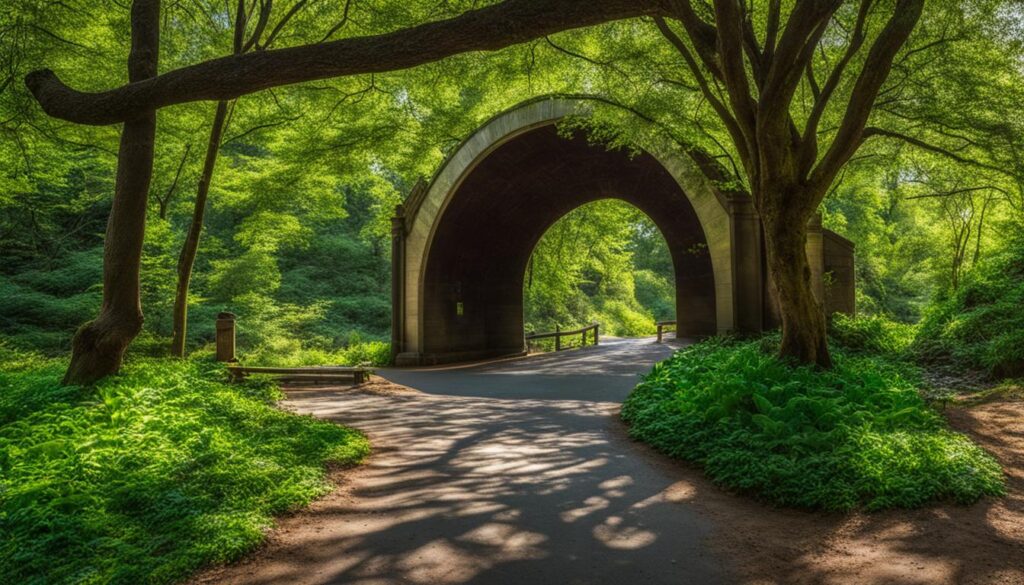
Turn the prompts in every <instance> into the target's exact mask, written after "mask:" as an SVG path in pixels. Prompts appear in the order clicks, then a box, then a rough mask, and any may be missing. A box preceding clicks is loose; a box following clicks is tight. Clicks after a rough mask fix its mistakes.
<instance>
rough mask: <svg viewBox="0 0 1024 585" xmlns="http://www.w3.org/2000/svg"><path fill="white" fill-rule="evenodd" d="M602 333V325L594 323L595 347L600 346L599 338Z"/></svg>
mask: <svg viewBox="0 0 1024 585" xmlns="http://www.w3.org/2000/svg"><path fill="white" fill-rule="evenodd" d="M600 331H601V324H600V323H594V345H597V344H598V336H599V335H600Z"/></svg>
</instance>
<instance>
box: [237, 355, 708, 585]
mask: <svg viewBox="0 0 1024 585" xmlns="http://www.w3.org/2000/svg"><path fill="white" fill-rule="evenodd" d="M637 351H640V352H641V353H640V358H639V359H637V355H633V356H632V357H631V358H629V356H628V355H627V354H629V353H630V352H637ZM668 351H669V350H667V349H666V348H664V347H663V346H657V347H655V346H653V344H650V342H649V341H647V340H644V341H626V342H620V344H619V345H615V344H611V345H610V346H609V348H608V349H607V350H606V351H605V352H589V351H580V352H574V353H573V354H571V355H570V354H564V355H561V356H558V360H559V361H560V362H561V363H562V364H563V365H564V364H577V363H578V364H581V366H582V369H583V370H584V371H585V372H586V373H583V374H580V377H581V378H582V379H584V380H587V382H588V383H589V384H590V389H591V391H592V392H593V394H594V395H595V397H596V399H593V400H578V399H565V398H564V397H563V396H564V395H565V394H570V395H574V396H576V395H581V394H582V393H583V392H584V391H585V390H586V388H587V385H586V384H583V385H581V384H580V382H579V380H578V379H577V378H576V377H574V376H569V375H567V374H565V373H564V371H561V370H559V368H558V367H557V364H558V361H555V360H551V359H549V357H548V356H541V358H539V359H530V360H525V361H524V362H508V363H499V364H492V365H488V366H482V367H477V368H473V369H472V370H469V371H462V370H439V371H428V372H414V371H405V372H388V373H386V374H385V375H386V376H388V377H389V378H391V379H397V380H401V381H402V382H403V383H405V384H406V385H408V386H412V387H416V388H420V389H423V390H424V392H423V393H420V392H415V393H403V394H393V395H386V396H384V395H378V394H373V393H356V392H348V393H339V392H331V391H312V392H302V393H295V394H293V395H292V396H291V400H290V401H289V406H290V407H294V408H297V409H299V410H301V411H303V412H309V413H312V414H314V415H316V416H318V417H323V418H328V419H331V420H337V421H339V422H344V423H345V424H349V425H352V426H355V427H357V428H359V429H361V430H363V431H364V432H366V433H367V434H368V435H369V436H370V439H371V441H372V443H373V444H374V446H375V449H376V452H375V454H374V456H373V457H372V458H371V459H370V461H369V462H368V464H367V465H366V466H364V467H362V468H359V469H357V470H353V471H352V472H349V476H348V477H349V479H348V482H347V484H348V485H347V487H346V488H344V489H343V490H341V494H343V495H341V496H337V497H332V498H328V499H327V500H325V501H324V502H321V503H318V504H316V505H315V506H314V509H313V512H312V513H311V514H303V515H302V517H303V518H304V520H303V522H301V523H295V524H294V525H293V524H292V523H289V521H288V520H285V521H284V522H283V524H282V530H281V531H278V534H277V536H275V543H274V544H272V545H271V546H270V547H268V554H270V555H271V556H270V557H269V558H266V559H262V560H257V561H256V562H255V563H253V564H251V565H245V564H243V565H239V566H237V567H231V568H229V569H228V571H227V572H226V573H225V574H223V575H221V576H220V578H221V580H222V581H223V582H231V581H232V580H233V579H234V580H237V581H245V582H248V583H357V584H371V583H430V584H435V583H436V584H444V583H487V584H497V583H609V584H611V583H631V582H632V583H679V582H680V576H681V575H683V574H685V575H686V576H687V578H686V581H685V582H687V583H719V582H728V579H726V578H725V577H724V575H725V574H726V571H725V568H724V567H723V566H722V565H721V563H720V562H719V561H718V560H717V559H716V558H715V557H714V556H713V555H711V554H710V553H709V552H708V547H707V545H706V543H705V540H706V537H707V535H708V525H707V523H706V522H705V521H703V520H702V519H701V518H700V517H698V516H697V515H696V514H695V512H694V511H693V510H692V509H689V508H687V507H684V506H680V505H678V502H679V501H680V497H679V493H680V492H683V493H688V492H689V491H691V490H692V489H694V488H692V486H680V485H679V480H678V478H677V477H673V474H671V473H665V472H664V471H663V470H660V469H659V468H657V467H653V466H651V465H650V464H649V463H648V460H647V458H646V456H638V453H637V452H636V451H635V450H634V449H633V448H631V445H632V443H631V441H630V440H629V439H628V438H627V437H625V433H624V430H623V428H622V425H621V423H620V422H619V421H618V419H617V416H615V415H616V412H617V409H618V404H617V402H619V401H621V400H622V399H623V398H625V396H626V395H627V394H628V392H629V390H630V389H631V387H632V386H633V385H634V384H635V382H636V376H637V373H638V372H641V371H644V370H646V369H648V368H649V367H650V364H651V363H652V362H654V361H656V360H657V359H659V358H660V357H663V356H664V355H666V354H667V352H668ZM627 358H628V359H627ZM520 368H522V369H526V370H530V371H532V372H534V373H533V374H531V378H530V380H531V385H533V386H535V387H534V388H533V389H532V390H529V392H530V393H532V395H533V396H534V397H533V398H519V397H517V396H519V395H521V394H522V393H523V389H522V386H524V379H523V378H521V377H520V376H519V374H518V373H515V372H517V371H518V370H519V369H520ZM464 377H468V378H469V379H470V381H468V382H467V381H463V380H461V379H460V378H464ZM538 378H539V380H540V381H538V382H532V381H534V380H537V379H538ZM456 379H460V380H459V381H458V383H457V384H454V386H455V388H454V390H453V391H452V393H451V394H449V393H447V391H446V388H448V387H449V386H451V385H452V384H450V382H453V381H454V380H456ZM503 380H509V381H510V382H514V383H512V384H509V385H505V383H504V382H503ZM552 380H557V382H553V381H552ZM595 380H597V381H595ZM413 382H415V383H413ZM577 385H580V386H582V387H581V388H577ZM487 395H490V397H487ZM541 396H543V397H544V398H541ZM282 533H283V534H282Z"/></svg>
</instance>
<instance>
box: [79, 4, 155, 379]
mask: <svg viewBox="0 0 1024 585" xmlns="http://www.w3.org/2000/svg"><path fill="white" fill-rule="evenodd" d="M131 24H132V48H131V53H130V54H129V56H128V78H129V79H130V80H131V81H133V82H134V81H140V80H143V79H148V78H150V77H154V76H156V74H157V57H158V53H159V48H160V26H159V25H160V0H135V2H134V3H133V4H132V16H131ZM155 139H156V112H155V111H148V112H145V113H144V114H142V115H140V116H138V117H136V118H133V119H131V120H129V121H127V122H125V123H124V128H123V129H122V130H121V145H120V150H119V152H118V166H117V180H116V183H115V187H114V202H113V207H112V208H111V210H110V219H109V220H108V221H107V235H106V240H105V241H104V247H103V304H102V306H101V308H100V313H99V316H97V317H96V319H95V320H93V321H90V322H89V323H86V324H85V325H83V326H82V327H81V328H80V329H79V330H78V332H77V333H75V337H74V340H73V341H72V349H71V364H70V365H69V366H68V370H67V373H66V374H65V375H64V384H91V383H93V382H96V381H97V380H99V379H100V378H103V377H105V376H108V375H110V374H115V373H117V372H118V370H120V368H121V362H122V360H123V359H124V351H125V349H127V347H128V344H129V343H131V341H132V340H133V339H135V336H137V335H138V334H139V331H140V330H141V329H142V304H141V302H140V300H139V270H140V262H141V258H142V242H143V239H144V237H145V232H146V207H147V200H148V195H149V183H150V179H151V178H152V176H153V145H154V142H155Z"/></svg>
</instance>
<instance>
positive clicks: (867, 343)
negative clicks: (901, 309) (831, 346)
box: [829, 313, 916, 357]
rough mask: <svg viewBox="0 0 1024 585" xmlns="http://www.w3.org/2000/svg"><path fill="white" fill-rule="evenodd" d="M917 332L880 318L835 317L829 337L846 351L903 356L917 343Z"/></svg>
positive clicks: (830, 324)
mask: <svg viewBox="0 0 1024 585" xmlns="http://www.w3.org/2000/svg"><path fill="white" fill-rule="evenodd" d="M915 333H916V328H915V327H914V326H913V325H907V324H905V323H898V322H896V321H893V320H891V319H887V318H885V317H882V316H879V315H867V316H857V317H850V316H849V315H844V314H842V313H836V314H835V315H833V316H832V319H831V322H830V323H829V335H830V336H831V337H832V339H833V340H834V341H835V342H836V343H837V344H839V345H841V346H842V347H843V348H844V349H846V350H849V351H852V352H856V353H866V354H874V355H887V356H894V357H895V356H901V355H903V354H904V352H906V351H907V348H908V347H910V344H911V343H913V342H914V334H915Z"/></svg>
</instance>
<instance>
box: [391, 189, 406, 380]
mask: <svg viewBox="0 0 1024 585" xmlns="http://www.w3.org/2000/svg"><path fill="white" fill-rule="evenodd" d="M404 278H405V207H404V206H403V205H401V204H399V205H396V206H395V216H394V217H392V218H391V362H392V363H394V361H395V358H396V357H398V354H400V353H402V352H403V351H405V349H404V348H403V347H402V340H403V336H404V331H403V329H404V326H403V322H402V319H403V316H404V315H405V303H404V301H405V291H404V290H403V289H404V286H405V283H404V280H403V279H404Z"/></svg>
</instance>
